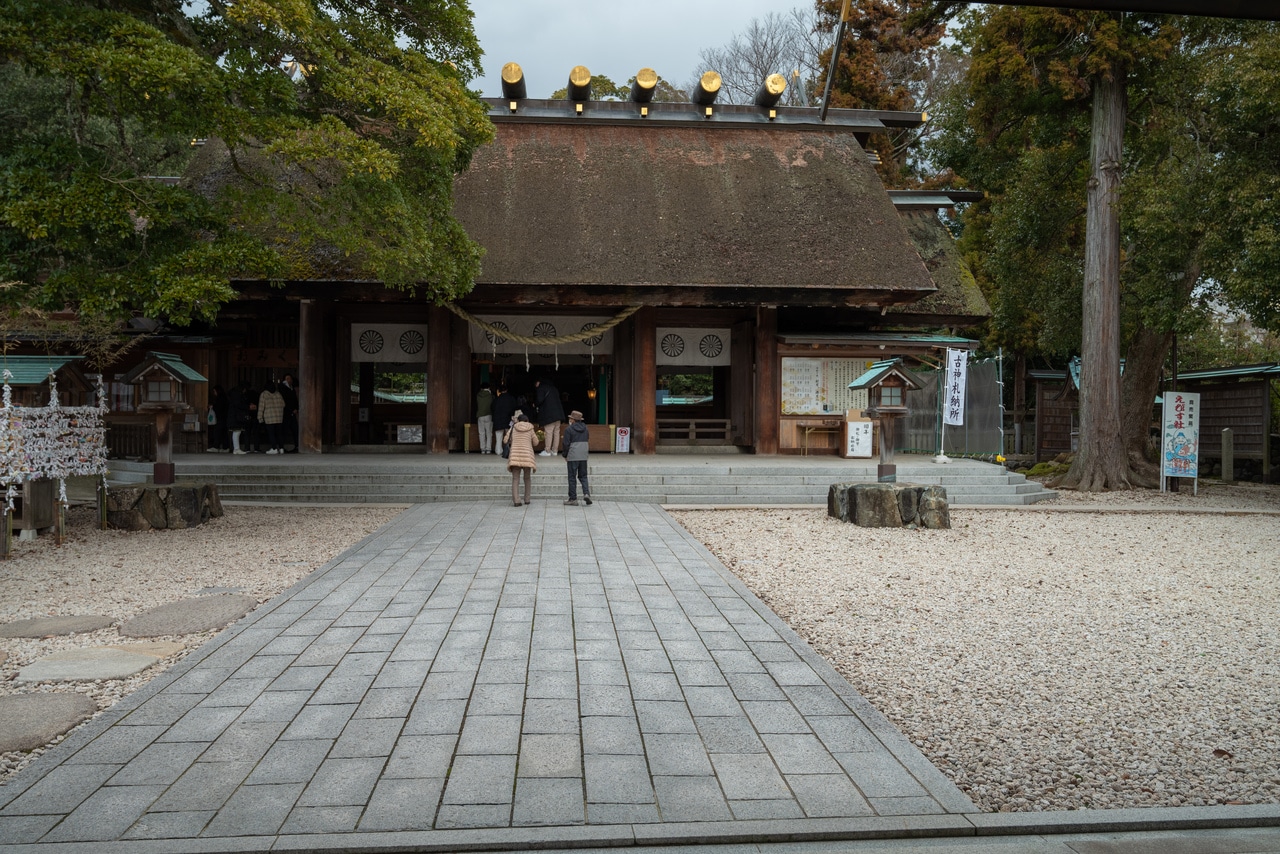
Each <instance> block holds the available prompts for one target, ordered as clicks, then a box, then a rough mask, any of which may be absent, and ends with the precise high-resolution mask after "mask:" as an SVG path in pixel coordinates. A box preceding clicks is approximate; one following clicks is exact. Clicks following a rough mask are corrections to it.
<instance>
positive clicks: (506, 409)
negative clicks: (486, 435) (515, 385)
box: [493, 385, 516, 458]
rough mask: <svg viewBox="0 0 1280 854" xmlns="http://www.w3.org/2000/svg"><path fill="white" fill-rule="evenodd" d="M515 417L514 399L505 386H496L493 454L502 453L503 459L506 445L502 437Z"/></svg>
mask: <svg viewBox="0 0 1280 854" xmlns="http://www.w3.org/2000/svg"><path fill="white" fill-rule="evenodd" d="M515 415H516V397H515V395H514V394H512V393H511V392H510V391H509V390H508V389H507V387H506V386H505V385H500V386H498V396H497V397H496V398H494V400H493V424H494V436H493V439H494V441H493V452H494V453H495V454H496V453H499V452H501V453H502V456H503V458H506V456H507V445H506V443H505V442H504V441H503V439H502V437H503V436H505V435H506V433H507V428H508V427H510V426H511V425H512V424H514V423H515Z"/></svg>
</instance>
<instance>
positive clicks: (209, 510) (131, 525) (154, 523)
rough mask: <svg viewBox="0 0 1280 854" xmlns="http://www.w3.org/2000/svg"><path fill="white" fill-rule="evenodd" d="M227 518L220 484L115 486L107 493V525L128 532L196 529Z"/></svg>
mask: <svg viewBox="0 0 1280 854" xmlns="http://www.w3.org/2000/svg"><path fill="white" fill-rule="evenodd" d="M221 515H223V510H222V501H221V499H219V498H218V487H217V485H216V484H212V483H206V484H200V485H197V486H113V487H110V488H109V489H108V490H107V524H108V525H110V526H111V527H112V528H119V529H122V530H126V531H149V530H151V529H152V528H157V529H161V530H163V529H165V528H174V529H182V528H194V527H195V526H196V525H199V524H201V523H203V522H207V521H209V519H210V517H215V516H221Z"/></svg>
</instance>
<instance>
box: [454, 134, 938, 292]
mask: <svg viewBox="0 0 1280 854" xmlns="http://www.w3.org/2000/svg"><path fill="white" fill-rule="evenodd" d="M496 124H497V137H496V139H495V141H494V142H493V143H492V144H490V145H487V146H485V147H484V148H483V149H481V150H480V151H478V152H477V153H476V155H475V158H474V160H473V162H472V164H471V168H470V170H469V171H467V172H465V173H463V174H462V175H460V176H459V177H458V179H457V180H456V182H455V184H454V197H455V213H456V215H457V217H458V219H459V220H460V221H461V222H462V223H463V225H464V227H465V228H466V229H467V232H468V234H470V235H471V237H472V238H473V239H475V240H476V241H477V242H479V243H480V244H481V245H482V246H483V247H484V248H485V250H486V255H485V258H484V260H483V262H482V269H481V274H480V277H479V279H478V280H477V292H476V296H477V297H481V296H482V294H483V293H484V292H485V291H486V289H488V290H491V291H492V290H494V287H493V286H497V288H496V289H497V290H498V291H501V290H503V288H502V287H501V286H530V285H552V286H555V285H565V286H590V287H587V288H584V292H586V291H593V292H597V293H599V292H601V291H602V290H605V289H607V290H610V291H616V292H617V293H618V294H619V295H620V296H622V297H623V298H625V297H626V295H627V293H628V292H635V293H640V292H643V291H645V290H648V291H649V292H652V293H657V292H662V290H663V289H666V290H667V291H668V292H670V290H671V289H672V288H681V287H690V286H692V287H695V288H704V289H712V290H711V292H712V293H714V294H716V295H717V296H722V297H723V298H724V301H725V302H733V301H739V302H741V301H743V300H748V301H752V300H758V301H761V302H774V303H775V304H776V303H777V302H779V301H783V302H786V303H787V304H793V305H806V304H808V305H830V304H844V305H858V304H862V305H886V304H894V303H905V302H910V301H913V300H915V299H917V298H919V297H920V296H922V295H925V294H928V293H932V292H933V291H934V284H933V281H932V280H931V279H930V277H929V273H928V271H927V270H926V269H925V265H924V263H923V262H922V261H921V259H920V256H919V255H918V254H917V253H916V250H915V248H914V247H913V245H912V242H911V239H910V238H909V236H908V235H907V232H906V230H905V229H904V228H903V221H902V219H901V218H900V217H899V214H898V212H897V211H896V210H895V209H894V207H893V203H892V202H891V201H890V199H889V197H888V196H887V194H886V193H885V190H884V187H883V185H882V184H881V182H880V179H879V178H878V177H877V176H876V174H875V172H874V171H873V169H872V168H871V165H870V163H869V162H868V160H867V156H866V154H865V152H864V151H863V149H862V147H861V145H859V143H858V141H857V138H856V137H855V136H854V134H852V133H849V132H847V131H844V132H842V131H839V130H833V131H821V130H812V129H798V128H786V127H776V126H754V127H741V128H738V127H724V126H710V125H708V126H707V127H698V126H693V127H688V126H682V127H666V126H658V125H645V124H643V123H641V122H632V123H630V124H629V125H625V126H624V125H609V124H586V123H583V124H574V123H545V124H544V123H538V122H527V123H518V122H496ZM487 286H489V287H487ZM508 290H509V288H508ZM560 292H561V293H564V289H563V288H561V289H560ZM616 298H618V297H617V296H615V299H616Z"/></svg>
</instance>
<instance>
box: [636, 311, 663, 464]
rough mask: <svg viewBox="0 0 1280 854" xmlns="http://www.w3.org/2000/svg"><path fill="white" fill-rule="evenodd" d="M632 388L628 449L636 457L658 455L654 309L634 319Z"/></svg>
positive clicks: (656, 347)
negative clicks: (631, 420)
mask: <svg viewBox="0 0 1280 854" xmlns="http://www.w3.org/2000/svg"><path fill="white" fill-rule="evenodd" d="M634 319H635V338H634V339H633V347H632V353H633V362H632V365H633V371H632V377H633V378H634V379H633V384H632V388H631V401H632V402H631V412H632V417H633V418H634V422H635V423H634V424H633V425H632V426H633V429H632V431H631V447H632V449H633V451H634V452H635V453H637V454H656V453H657V452H658V395H657V390H658V342H657V337H658V329H657V324H656V323H655V322H654V316H653V309H652V308H642V309H640V310H639V311H638V312H636V313H635V315H634Z"/></svg>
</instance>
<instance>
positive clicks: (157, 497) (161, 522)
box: [137, 489, 169, 530]
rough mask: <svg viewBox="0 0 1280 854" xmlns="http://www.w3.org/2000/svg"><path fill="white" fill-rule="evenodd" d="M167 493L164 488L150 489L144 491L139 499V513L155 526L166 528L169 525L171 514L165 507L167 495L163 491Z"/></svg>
mask: <svg viewBox="0 0 1280 854" xmlns="http://www.w3.org/2000/svg"><path fill="white" fill-rule="evenodd" d="M162 492H163V493H167V492H168V490H164V489H148V490H146V491H145V492H143V493H142V497H141V498H139V499H138V507H137V509H138V513H140V514H141V515H142V518H143V519H146V520H147V524H148V525H150V526H151V527H153V528H160V529H161V530H164V529H165V528H167V527H168V526H169V514H168V513H167V512H165V509H164V499H165V497H166V496H164V495H161V493H162Z"/></svg>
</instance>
